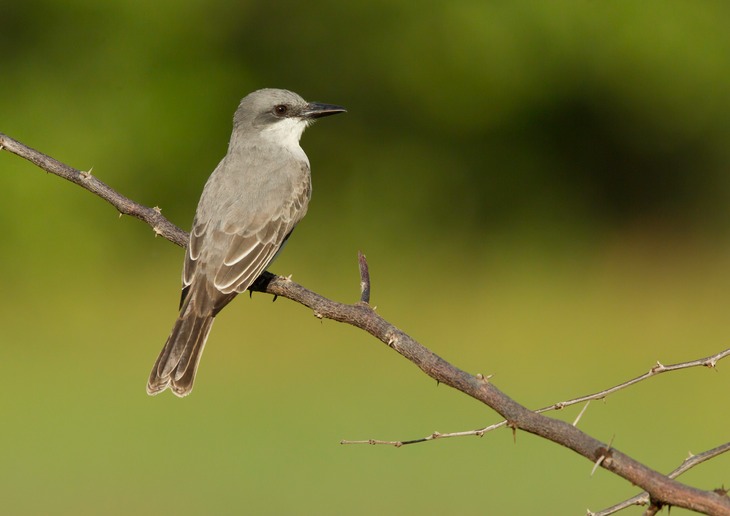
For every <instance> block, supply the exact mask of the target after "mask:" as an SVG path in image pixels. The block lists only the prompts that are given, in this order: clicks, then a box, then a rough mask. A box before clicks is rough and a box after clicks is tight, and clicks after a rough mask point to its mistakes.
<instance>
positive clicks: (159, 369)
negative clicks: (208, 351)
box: [147, 309, 215, 397]
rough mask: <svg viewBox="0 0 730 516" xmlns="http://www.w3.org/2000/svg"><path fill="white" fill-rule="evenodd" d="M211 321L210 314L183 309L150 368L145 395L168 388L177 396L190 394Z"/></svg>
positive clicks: (152, 394)
mask: <svg viewBox="0 0 730 516" xmlns="http://www.w3.org/2000/svg"><path fill="white" fill-rule="evenodd" d="M214 320H215V319H214V318H213V316H212V315H210V314H204V315H201V314H198V313H195V312H194V311H192V310H185V309H183V311H182V312H181V313H180V316H179V317H178V318H177V321H175V326H174V327H173V328H172V332H171V333H170V336H169V337H168V338H167V342H165V347H164V348H162V352H161V353H160V356H159V357H158V358H157V361H156V362H155V365H154V367H152V373H150V378H149V380H148V382H147V394H149V395H151V396H154V395H155V394H159V393H160V392H162V391H164V390H165V389H167V388H168V387H170V389H171V390H172V392H173V393H175V395H176V396H180V397H182V396H187V395H188V394H190V391H191V390H192V389H193V382H194V380H195V372H196V371H197V369H198V363H199V362H200V356H201V354H202V353H203V348H204V347H205V341H206V339H207V338H208V333H210V328H211V326H213V321H214Z"/></svg>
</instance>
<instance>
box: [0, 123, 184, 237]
mask: <svg viewBox="0 0 730 516" xmlns="http://www.w3.org/2000/svg"><path fill="white" fill-rule="evenodd" d="M1 149H5V150H8V151H10V152H12V153H13V154H16V155H18V156H20V157H21V158H25V159H27V160H28V161H30V162H31V163H33V164H34V165H36V166H37V167H39V168H41V169H43V170H45V171H46V172H50V173H51V174H55V175H57V176H60V177H62V178H64V179H68V180H69V181H71V182H72V183H76V184H77V185H79V186H80V187H82V188H86V189H87V190H88V191H90V192H91V193H93V194H96V195H98V196H99V197H101V198H102V199H104V200H105V201H107V202H108V203H109V204H111V205H112V206H114V207H115V208H116V209H117V210H118V211H119V213H121V214H123V215H131V216H132V217H136V218H138V219H139V220H141V221H144V222H146V223H147V225H149V226H150V227H151V228H152V230H153V231H154V232H155V234H157V235H160V236H163V237H165V238H166V239H167V240H169V241H170V242H172V243H173V244H177V245H179V246H180V247H185V246H187V245H188V234H187V233H186V232H185V231H183V230H182V229H180V228H179V227H177V226H176V225H175V224H173V223H172V222H170V221H169V220H167V219H166V218H165V217H163V216H162V213H161V211H160V209H159V208H148V207H147V206H142V205H141V204H139V203H136V202H134V201H133V200H132V199H129V198H127V197H125V196H123V195H122V194H120V193H119V192H117V191H115V190H113V189H112V188H110V187H109V186H108V185H107V184H105V183H103V182H102V181H99V180H98V179H97V178H96V177H94V176H92V175H91V171H90V170H89V171H81V170H77V169H75V168H73V167H69V166H68V165H66V164H64V163H61V162H60V161H58V160H55V159H53V158H52V157H50V156H46V155H45V154H43V153H41V152H38V151H37V150H35V149H31V148H30V147H28V146H27V145H24V144H22V143H20V142H19V141H16V140H13V139H12V138H10V137H9V136H6V135H4V134H2V133H0V150H1Z"/></svg>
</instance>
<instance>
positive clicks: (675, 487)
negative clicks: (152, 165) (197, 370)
mask: <svg viewBox="0 0 730 516" xmlns="http://www.w3.org/2000/svg"><path fill="white" fill-rule="evenodd" d="M0 147H4V148H5V149H7V150H9V151H11V152H13V153H14V154H17V155H19V156H21V157H23V158H25V159H27V160H29V161H31V162H32V163H34V164H36V165H37V166H39V167H40V168H42V169H43V170H46V171H47V172H51V173H54V174H57V175H60V176H61V177H65V178H66V179H69V180H70V181H73V182H74V183H77V184H79V185H81V186H83V187H84V188H86V189H88V190H90V191H91V192H93V193H95V194H96V195H98V196H100V197H102V198H103V199H106V200H107V201H108V202H109V203H111V204H112V205H114V206H115V207H116V208H117V209H118V210H119V211H120V212H121V213H128V214H130V215H133V216H135V217H137V218H139V219H141V220H144V221H145V222H147V223H148V224H150V225H151V226H152V227H153V229H155V232H156V233H158V234H161V235H163V236H164V237H165V238H168V239H170V240H171V241H173V242H175V243H177V244H178V245H185V243H186V242H187V236H186V235H185V232H184V231H182V230H180V229H179V228H177V227H176V226H174V225H173V224H172V223H170V222H169V221H167V220H166V219H164V217H162V215H161V214H160V213H159V212H157V211H155V210H154V209H152V208H146V207H144V206H141V205H139V204H137V203H135V202H134V201H131V200H129V199H127V198H126V197H123V196H121V195H120V194H118V193H117V192H115V191H114V190H112V189H111V188H109V187H108V186H107V185H105V184H104V183H101V182H100V181H97V180H95V179H94V178H93V177H91V176H89V177H87V178H84V177H82V176H83V175H84V174H83V173H82V172H80V171H78V170H76V169H73V168H71V167H69V166H67V165H64V164H62V163H60V162H58V161H56V160H54V159H52V158H49V157H48V156H45V155H43V154H41V153H39V152H37V151H34V150H33V149H31V148H29V147H27V146H25V145H23V144H21V143H19V142H17V141H15V140H13V139H12V138H8V137H7V136H5V135H3V134H0ZM252 289H255V290H260V291H264V292H268V293H269V294H273V295H278V296H280V297H286V298H288V299H291V300H293V301H296V302H298V303H300V304H302V305H304V306H306V307H308V308H310V309H311V310H313V312H314V313H315V314H317V315H318V316H319V317H323V318H327V319H332V320H334V321H339V322H344V323H347V324H350V325H352V326H355V327H357V328H360V329H362V330H365V331H367V332H368V333H370V334H371V335H373V336H374V337H376V338H377V339H379V340H380V341H382V342H384V343H386V344H387V345H388V346H389V347H391V348H393V349H394V350H395V351H397V352H398V353H399V354H401V355H402V356H403V357H405V358H406V359H408V360H409V361H411V362H412V363H413V364H415V365H416V366H418V367H419V368H420V369H421V370H422V371H423V372H424V373H426V374H427V375H428V376H430V377H431V378H433V379H435V380H437V381H438V382H441V383H444V384H446V385H449V386H451V387H453V388H455V389H457V390H459V391H461V392H463V393H465V394H467V395H469V396H471V397H473V398H475V399H477V400H479V401H481V402H483V403H484V404H486V405H487V406H489V407H491V408H492V409H493V410H495V411H497V412H498V413H499V414H500V415H501V416H502V417H504V418H505V419H506V420H507V421H509V425H510V427H511V428H512V429H513V430H514V431H516V430H517V429H521V430H524V431H527V432H529V433H532V434H535V435H538V436H540V437H543V438H545V439H548V440H550V441H553V442H555V443H557V444H560V445H562V446H565V447H566V448H569V449H571V450H573V451H574V452H576V453H578V454H580V455H582V456H583V457H585V458H586V459H588V460H590V461H591V462H593V463H595V462H596V461H597V460H598V459H599V458H600V457H603V460H602V461H601V467H602V468H604V469H606V470H608V471H611V472H613V473H614V474H616V475H618V476H620V477H622V478H624V479H626V480H628V481H630V482H632V483H633V484H635V485H637V486H639V487H641V488H642V489H644V490H645V491H647V492H648V493H649V494H650V496H651V499H652V500H657V501H661V502H662V503H664V504H670V505H674V506H678V507H684V508H687V509H692V510H695V511H698V512H702V513H705V514H727V515H730V498H728V497H727V496H725V495H724V494H721V493H717V492H714V491H702V490H700V489H696V488H694V487H690V486H687V485H684V484H681V483H679V482H677V481H676V480H673V479H670V478H668V477H667V476H665V475H662V474H660V473H658V472H657V471H654V470H652V469H650V468H649V467H647V466H645V465H644V464H641V463H640V462H638V461H636V460H635V459H632V458H631V457H629V456H627V455H625V454H623V453H621V452H620V451H618V450H616V449H615V448H612V447H610V446H607V445H606V444H604V443H602V442H601V441H598V440H597V439H594V438H593V437H591V436H589V435H587V434H585V433H583V432H581V431H580V430H579V429H577V428H576V427H574V426H573V425H571V424H569V423H566V422H564V421H560V420H557V419H552V418H548V417H546V416H543V415H541V414H537V413H535V412H533V411H531V410H529V409H528V408H526V407H524V406H522V405H520V404H519V403H517V402H516V401H514V400H513V399H511V398H510V397H509V396H507V395H506V394H505V393H503V392H502V391H500V390H499V389H498V388H497V387H496V386H495V385H494V384H492V383H491V382H489V381H487V380H486V379H485V378H484V377H482V376H481V375H479V376H475V375H471V374H469V373H467V372H466V371H462V370H461V369H459V368H457V367H455V366H453V365H452V364H450V363H448V362H447V361H445V360H444V359H442V358H441V357H439V356H438V355H436V354H435V353H433V352H432V351H430V350H428V349H427V348H425V347H424V346H422V345H421V344H419V343H418V342H416V341H415V340H414V339H413V338H412V337H410V336H409V335H407V334H406V333H404V332H402V331H401V330H399V329H398V328H396V327H395V326H394V325H392V324H391V323H389V322H388V321H386V320H385V319H383V318H382V317H380V315H378V314H377V313H376V312H375V311H374V310H373V309H372V308H371V307H370V306H369V304H366V303H360V302H359V303H356V304H354V305H347V304H344V303H338V302H335V301H332V300H329V299H327V298H325V297H323V296H321V295H319V294H317V293H315V292H312V291H310V290H307V289H306V288H304V287H302V286H301V285H298V284H297V283H295V282H293V281H291V280H289V279H287V278H282V277H280V276H275V275H273V274H268V273H267V274H265V275H262V277H261V278H259V280H258V281H257V282H256V284H255V286H253V287H252Z"/></svg>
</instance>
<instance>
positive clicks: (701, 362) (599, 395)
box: [340, 348, 730, 446]
mask: <svg viewBox="0 0 730 516" xmlns="http://www.w3.org/2000/svg"><path fill="white" fill-rule="evenodd" d="M728 356H730V348H729V349H726V350H724V351H720V352H719V353H716V354H714V355H711V356H709V357H705V358H699V359H697V360H690V361H689V362H681V363H679V364H672V365H668V366H665V365H662V364H661V363H660V362H657V365H655V366H653V367H652V368H651V369H649V371H647V372H646V373H644V374H642V375H641V376H637V377H636V378H633V379H631V380H628V381H625V382H623V383H620V384H618V385H616V386H613V387H609V388H608V389H604V390H602V391H598V392H596V393H593V394H588V395H586V396H581V397H579V398H573V399H571V400H567V401H560V402H558V403H553V404H552V405H548V406H546V407H542V408H539V409H537V410H535V412H536V413H538V414H542V413H544V412H549V411H552V410H562V409H564V408H566V407H570V406H571V405H576V404H578V403H585V404H586V405H585V406H584V407H583V409H581V411H580V413H579V414H578V417H576V419H575V421H573V426H576V425H577V424H578V422H579V421H580V419H581V418H582V417H583V414H584V413H585V411H586V409H587V408H588V404H589V403H590V402H591V401H593V400H602V399H605V398H606V397H607V396H608V395H609V394H613V393H614V392H617V391H620V390H622V389H625V388H627V387H629V386H631V385H634V384H637V383H639V382H641V381H643V380H646V379H648V378H651V377H653V376H657V375H658V374H661V373H666V372H669V371H679V370H682V369H689V368H691V367H700V366H703V367H708V368H710V369H715V367H716V365H717V363H718V362H719V361H720V360H722V359H723V358H726V357H728ZM506 424H507V421H506V420H504V421H500V422H499V423H494V424H492V425H489V426H486V427H484V428H478V429H476V430H463V431H460V432H444V433H440V432H435V433H433V434H431V435H428V436H426V437H423V438H420V439H411V440H408V441H403V440H400V441H383V440H378V439H367V440H360V441H351V440H343V441H340V443H341V444H384V445H391V446H403V445H406V444H418V443H423V442H428V441H434V440H436V439H448V438H451V437H469V436H476V437H482V436H483V435H484V434H486V433H488V432H491V431H493V430H496V429H498V428H502V427H503V426H505V425H506Z"/></svg>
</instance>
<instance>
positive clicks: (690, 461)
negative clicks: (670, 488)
mask: <svg viewBox="0 0 730 516" xmlns="http://www.w3.org/2000/svg"><path fill="white" fill-rule="evenodd" d="M728 451H730V443H725V444H721V445H720V446H717V447H715V448H712V449H711V450H707V451H706V452H703V453H698V454H697V455H691V454H690V456H689V457H687V458H686V459H684V462H682V464H680V466H679V467H678V468H677V469H675V470H674V471H672V472H671V473H669V474H668V475H667V476H668V477H669V478H677V477H678V476H679V475H681V474H682V473H684V472H685V471H688V470H690V469H692V468H694V467H695V466H697V465H699V464H702V463H703V462H705V461H708V460H710V459H714V458H715V457H717V456H718V455H722V454H723V453H726V452H728ZM649 503H651V500H650V497H649V493H640V494H638V495H636V496H634V497H632V498H629V499H628V500H624V501H623V502H621V503H617V504H616V505H613V506H611V507H609V508H607V509H604V510H602V511H598V512H590V511H589V512H588V516H609V515H611V514H615V513H617V512H618V511H621V510H623V509H626V508H628V507H631V506H632V505H641V506H644V505H647V504H649ZM652 506H653V507H656V505H652ZM655 512H656V511H653V512H651V514H654V513H655ZM647 513H649V511H647Z"/></svg>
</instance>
